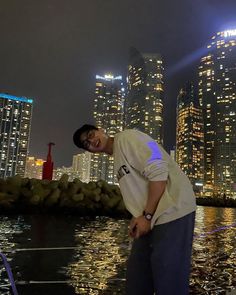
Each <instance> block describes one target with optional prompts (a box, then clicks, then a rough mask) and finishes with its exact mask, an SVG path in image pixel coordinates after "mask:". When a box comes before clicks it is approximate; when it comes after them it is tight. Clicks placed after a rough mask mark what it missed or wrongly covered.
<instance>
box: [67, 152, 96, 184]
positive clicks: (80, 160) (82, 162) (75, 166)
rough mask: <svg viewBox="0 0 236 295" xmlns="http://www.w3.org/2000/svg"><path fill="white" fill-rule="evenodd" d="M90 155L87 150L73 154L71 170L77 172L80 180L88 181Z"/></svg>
mask: <svg viewBox="0 0 236 295" xmlns="http://www.w3.org/2000/svg"><path fill="white" fill-rule="evenodd" d="M91 155H92V154H91V153H89V152H84V153H82V154H78V155H74V156H73V162H72V170H73V171H74V172H77V173H78V176H79V179H80V180H81V181H82V182H89V181H90V168H91Z"/></svg>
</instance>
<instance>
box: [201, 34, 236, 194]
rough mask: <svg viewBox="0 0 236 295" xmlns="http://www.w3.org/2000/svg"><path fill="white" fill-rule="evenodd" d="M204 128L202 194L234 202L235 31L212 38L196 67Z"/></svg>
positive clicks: (235, 189)
mask: <svg viewBox="0 0 236 295" xmlns="http://www.w3.org/2000/svg"><path fill="white" fill-rule="evenodd" d="M199 99H200V103H201V105H202V106H203V110H204V112H203V114H204V128H205V182H206V186H205V190H206V194H207V195H209V196H213V195H220V196H229V197H234V198H236V187H235V185H236V136H235V134H236V30H227V31H222V32H218V33H217V34H216V35H215V36H213V37H212V40H211V43H210V44H209V46H208V54H207V55H206V56H204V57H202V59H201V63H200V66H199Z"/></svg>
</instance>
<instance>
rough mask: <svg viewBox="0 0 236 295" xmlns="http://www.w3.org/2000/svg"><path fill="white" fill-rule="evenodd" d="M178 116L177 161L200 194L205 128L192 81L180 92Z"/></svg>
mask: <svg viewBox="0 0 236 295" xmlns="http://www.w3.org/2000/svg"><path fill="white" fill-rule="evenodd" d="M176 117H177V124H176V161H177V163H178V164H179V166H180V167H181V168H182V170H183V171H184V172H185V174H186V175H188V177H189V179H190V181H191V183H192V185H193V189H194V191H195V192H196V193H197V194H198V195H200V194H201V193H202V191H203V183H204V130H203V117H202V109H201V108H200V106H199V103H198V100H197V96H196V95H195V94H194V87H193V84H192V83H187V84H186V85H185V86H184V87H183V88H182V89H181V90H180V92H179V95H178V99H177V116H176Z"/></svg>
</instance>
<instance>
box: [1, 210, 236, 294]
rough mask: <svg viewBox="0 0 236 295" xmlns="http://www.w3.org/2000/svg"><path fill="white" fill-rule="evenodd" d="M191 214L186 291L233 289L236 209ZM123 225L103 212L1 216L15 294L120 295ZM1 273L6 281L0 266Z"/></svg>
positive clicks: (124, 240) (127, 244)
mask: <svg viewBox="0 0 236 295" xmlns="http://www.w3.org/2000/svg"><path fill="white" fill-rule="evenodd" d="M196 216H197V217H196V228H195V238H194V244H193V268H192V274H191V281H190V283H191V292H190V293H191V294H194V295H195V294H197V295H201V294H214V295H215V294H225V291H226V290H230V289H232V288H236V250H235V245H236V234H235V233H236V209H230V208H210V207H198V210H197V215H196ZM127 227H128V220H116V219H111V218H104V217H103V218H101V217H100V218H93V219H91V218H90V219H86V218H79V217H76V216H60V217H59V216H57V217H55V216H54V217H53V216H17V217H14V216H11V217H3V216H2V217H0V229H1V235H0V248H1V251H2V252H3V253H5V254H7V257H8V259H9V260H10V264H11V266H12V268H13V273H14V276H15V277H16V278H17V279H18V281H24V282H25V284H24V285H18V289H19V293H20V294H25V295H27V294H35V295H36V294H43V295H47V294H52V293H57V294H58V295H59V294H63V295H67V294H68V295H69V294H91V295H92V294H94V295H96V294H97V295H101V294H114V295H115V294H117V295H118V294H125V293H124V285H125V268H126V259H127V256H128V253H129V250H130V249H129V248H130V240H129V238H128V235H127ZM35 248H37V249H38V250H35ZM17 249H25V250H24V251H17ZM30 249H31V250H30ZM33 249H34V250H33ZM0 274H1V282H0V285H3V284H6V283H7V279H6V275H5V272H4V271H3V267H2V266H0ZM32 281H34V282H37V283H35V284H32V283H30V282H32ZM43 282H44V283H43ZM45 282H46V283H47V284H45ZM20 291H21V292H20ZM0 294H2V295H5V294H10V293H9V288H8V291H6V289H4V288H0Z"/></svg>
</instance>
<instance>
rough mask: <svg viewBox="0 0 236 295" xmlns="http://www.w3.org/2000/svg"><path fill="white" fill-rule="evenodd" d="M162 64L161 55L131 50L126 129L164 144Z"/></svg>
mask: <svg viewBox="0 0 236 295" xmlns="http://www.w3.org/2000/svg"><path fill="white" fill-rule="evenodd" d="M163 72H164V68H163V62H162V58H161V56H160V55H159V54H151V53H150V54H149V53H145V54H141V53H140V52H139V51H138V50H137V49H135V48H131V49H130V59H129V66H128V94H127V100H126V103H125V114H126V127H128V128H137V129H139V130H141V131H143V132H145V133H147V134H149V135H150V136H152V137H153V138H154V139H155V140H157V142H159V143H163V99H164V82H163Z"/></svg>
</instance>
